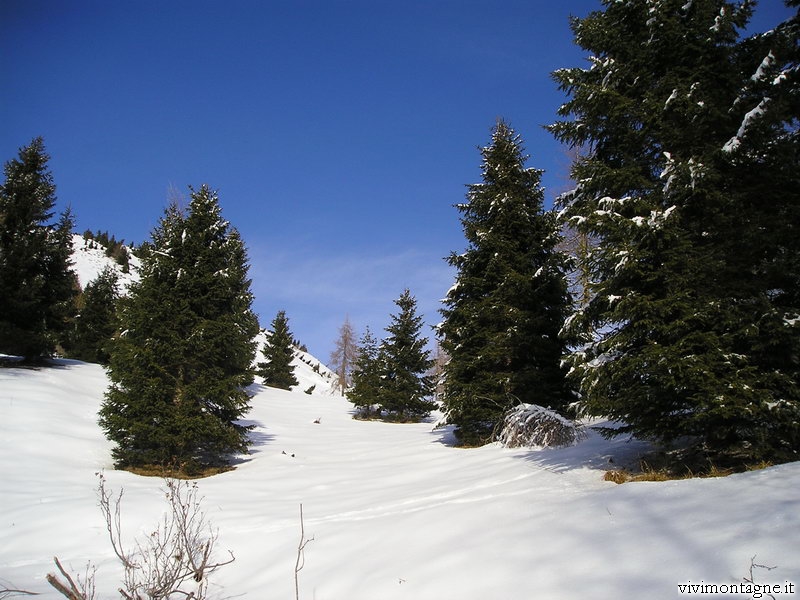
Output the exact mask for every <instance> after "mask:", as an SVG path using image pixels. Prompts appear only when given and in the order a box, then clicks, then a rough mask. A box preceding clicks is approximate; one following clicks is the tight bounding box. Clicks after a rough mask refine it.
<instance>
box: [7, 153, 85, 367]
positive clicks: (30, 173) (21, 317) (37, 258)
mask: <svg viewBox="0 0 800 600" xmlns="http://www.w3.org/2000/svg"><path fill="white" fill-rule="evenodd" d="M49 158H50V157H49V156H48V155H47V154H46V152H45V148H44V141H43V140H42V138H36V139H34V140H33V141H32V142H31V144H30V145H29V146H27V147H24V148H21V149H20V151H19V158H18V159H13V160H11V161H9V162H7V163H6V165H5V168H4V174H5V182H4V183H3V185H2V187H0V353H5V354H14V355H20V356H23V357H24V358H25V359H26V360H28V361H36V360H39V359H41V358H43V357H46V356H49V355H51V354H52V353H53V352H54V351H55V349H56V345H57V344H58V343H59V342H60V341H61V340H62V337H63V334H64V332H65V330H66V328H67V326H68V323H69V318H70V317H71V315H72V307H73V298H74V296H75V294H76V293H77V289H78V285H77V279H76V277H75V274H74V273H73V272H72V271H71V270H70V267H71V264H70V255H71V252H72V228H73V219H72V216H71V214H70V212H69V211H68V210H67V211H66V212H64V213H63V214H62V216H61V218H60V219H59V221H58V222H57V223H50V220H51V219H52V217H53V207H54V206H55V202H56V196H55V185H54V184H53V177H52V175H51V173H50V170H49V168H48V166H47V162H48V160H49Z"/></svg>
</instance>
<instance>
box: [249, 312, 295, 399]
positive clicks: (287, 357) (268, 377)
mask: <svg viewBox="0 0 800 600" xmlns="http://www.w3.org/2000/svg"><path fill="white" fill-rule="evenodd" d="M271 329H272V331H271V332H270V333H269V335H268V337H267V343H266V344H265V345H264V349H263V351H262V354H263V356H264V359H265V360H264V361H263V362H260V363H258V374H259V375H260V376H261V377H263V379H264V385H268V386H270V387H276V388H279V389H282V390H290V389H292V386H295V385H297V384H298V381H297V378H296V377H295V376H294V365H293V364H292V359H293V358H294V341H293V337H292V333H291V332H290V331H289V318H288V317H287V316H286V312H285V311H283V310H281V311H278V314H277V315H275V318H274V319H273V320H272V325H271Z"/></svg>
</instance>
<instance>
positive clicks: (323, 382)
mask: <svg viewBox="0 0 800 600" xmlns="http://www.w3.org/2000/svg"><path fill="white" fill-rule="evenodd" d="M268 335H269V334H268V332H266V331H262V332H261V333H259V334H258V335H257V336H256V344H257V346H256V358H255V362H256V363H258V362H261V361H263V360H264V357H263V354H262V351H263V349H264V345H265V343H266V341H267V336H268ZM292 365H293V366H294V376H295V378H296V379H297V381H298V384H297V385H296V386H294V387H293V388H292V391H293V392H306V391H307V390H310V393H311V394H314V395H317V396H320V395H322V396H330V395H331V394H338V395H341V394H340V392H338V391H337V390H336V389H335V387H336V386H335V384H336V375H335V374H334V372H333V371H331V370H330V369H329V368H328V367H326V366H325V365H323V364H322V363H321V362H320V361H319V360H318V359H317V358H316V357H314V356H313V355H311V354H309V353H308V352H303V351H302V350H299V349H297V348H295V350H294V358H293V359H292ZM258 380H259V381H261V379H260V378H258Z"/></svg>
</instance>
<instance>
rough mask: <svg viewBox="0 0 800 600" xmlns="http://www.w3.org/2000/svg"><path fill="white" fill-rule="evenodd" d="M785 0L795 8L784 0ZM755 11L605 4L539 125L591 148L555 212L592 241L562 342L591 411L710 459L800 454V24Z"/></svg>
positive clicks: (579, 38) (703, 4) (588, 22)
mask: <svg viewBox="0 0 800 600" xmlns="http://www.w3.org/2000/svg"><path fill="white" fill-rule="evenodd" d="M793 4H794V5H796V3H793ZM753 6H754V3H751V2H745V3H732V2H725V1H722V0H694V1H692V2H684V1H683V0H665V1H663V2H658V3H644V2H612V1H610V0H606V1H604V2H603V10H602V11H596V12H594V13H591V14H590V15H589V16H588V17H586V18H584V19H575V20H574V21H573V25H572V26H573V31H574V33H575V39H576V42H577V44H578V45H580V46H581V47H582V48H584V49H585V50H587V51H588V52H589V53H590V54H591V56H592V58H591V59H590V62H591V65H590V66H589V67H588V68H583V67H574V68H566V69H561V70H559V71H556V72H555V73H554V74H553V76H554V78H555V80H556V82H557V83H558V85H559V87H560V88H561V89H562V90H563V91H564V92H566V93H567V94H568V95H569V100H568V101H567V102H566V103H565V104H564V105H563V106H562V107H561V109H560V114H561V115H562V116H563V117H564V119H563V120H562V121H559V122H557V123H555V124H553V125H551V126H550V127H549V129H550V130H551V132H552V133H553V134H554V135H555V136H556V138H557V139H559V140H560V141H562V142H564V143H567V144H569V145H571V146H573V147H580V148H584V149H585V154H584V155H583V156H582V157H580V158H579V159H578V160H576V162H575V163H574V165H573V170H572V177H573V179H574V180H575V181H577V182H578V185H577V187H576V189H575V190H574V191H572V192H571V193H569V194H566V195H565V196H564V197H563V198H562V199H561V202H562V205H563V208H564V210H563V212H562V215H563V217H564V219H565V220H566V221H568V223H569V224H570V225H571V226H572V227H575V228H577V229H578V230H579V231H581V232H583V233H585V234H587V235H591V236H593V237H594V238H595V239H596V240H597V241H598V245H597V247H596V248H594V249H593V250H592V251H591V256H590V258H589V261H588V264H590V265H591V278H590V279H591V281H592V283H591V284H590V289H589V297H590V298H589V301H588V303H587V304H586V305H585V307H583V308H582V309H581V310H580V311H578V312H577V314H576V315H574V317H573V318H571V319H570V320H569V322H568V324H567V327H566V331H567V332H568V333H569V334H570V335H571V336H572V337H573V338H574V339H576V340H580V342H581V344H580V345H579V347H578V348H577V349H576V351H575V352H574V353H573V354H572V355H571V356H570V357H569V361H568V362H569V364H570V367H571V375H572V377H573V380H574V381H575V383H576V384H577V385H578V386H579V387H580V391H581V394H582V407H583V409H584V411H585V412H587V413H591V414H597V415H604V416H610V417H612V418H614V419H616V420H619V421H622V422H624V423H626V424H627V425H626V426H625V427H622V428H620V429H615V430H609V431H607V433H608V434H609V435H618V434H630V433H633V434H635V435H637V436H640V437H644V438H650V439H654V440H657V441H661V442H664V443H671V442H676V441H680V442H681V443H682V444H686V443H689V444H690V445H692V446H694V447H695V450H697V449H699V450H701V451H703V452H705V453H707V454H708V455H710V456H712V457H715V456H720V455H722V456H727V457H739V458H740V459H741V460H751V461H752V460H761V459H771V460H794V459H796V458H797V456H798V452H800V387H798V382H799V381H800V378H798V375H800V326H798V325H799V324H800V321H799V320H798V319H799V318H800V302H799V301H798V291H797V290H798V289H800V286H799V285H798V284H800V268H798V267H799V266H800V264H799V263H798V259H797V257H798V256H800V253H799V251H800V247H799V246H800V243H799V242H798V240H800V235H798V226H800V195H799V194H800V164H798V163H799V160H798V158H799V157H800V153H799V152H798V148H799V147H798V141H800V140H799V139H798V135H797V132H798V121H797V115H798V114H800V111H799V110H798V98H800V93H798V91H800V88H798V78H797V64H798V46H797V39H798V37H797V33H798V20H797V16H796V15H795V16H794V17H792V18H791V19H790V20H789V21H787V22H786V23H784V24H782V25H780V26H779V27H777V28H775V29H774V30H772V31H770V32H769V33H767V34H764V35H755V36H753V37H751V38H747V39H742V37H741V32H742V31H743V29H744V28H745V26H746V25H747V23H748V21H749V19H750V17H751V15H752V10H753Z"/></svg>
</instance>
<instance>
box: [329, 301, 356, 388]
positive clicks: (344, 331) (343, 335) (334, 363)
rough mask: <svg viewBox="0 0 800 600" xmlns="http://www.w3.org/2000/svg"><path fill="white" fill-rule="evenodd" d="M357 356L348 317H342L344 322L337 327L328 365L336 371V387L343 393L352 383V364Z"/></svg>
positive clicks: (353, 334)
mask: <svg viewBox="0 0 800 600" xmlns="http://www.w3.org/2000/svg"><path fill="white" fill-rule="evenodd" d="M357 357H358V347H357V342H356V334H355V331H354V330H353V326H352V325H351V324H350V317H347V316H346V317H345V318H344V323H343V324H342V326H341V327H339V337H338V338H337V339H336V342H335V347H334V349H333V352H331V359H330V366H331V369H332V370H333V371H334V372H335V373H336V389H337V390H338V391H339V392H340V393H341V394H344V393H345V391H346V390H347V389H348V388H349V387H350V386H351V385H352V383H353V379H352V373H353V365H355V362H356V358H357Z"/></svg>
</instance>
